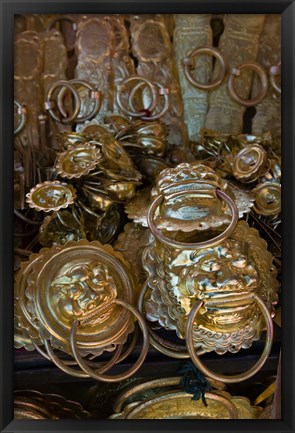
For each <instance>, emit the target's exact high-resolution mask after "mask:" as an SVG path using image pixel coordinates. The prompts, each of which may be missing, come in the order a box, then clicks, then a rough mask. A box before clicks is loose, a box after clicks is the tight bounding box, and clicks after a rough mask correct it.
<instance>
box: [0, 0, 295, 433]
mask: <svg viewBox="0 0 295 433" xmlns="http://www.w3.org/2000/svg"><path fill="white" fill-rule="evenodd" d="M0 5H1V9H0V20H1V38H0V43H1V81H0V83H1V92H0V95H1V110H0V113H1V119H0V133H1V144H0V163H1V170H0V176H1V183H0V191H1V192H0V197H1V207H0V230H1V231H0V263H1V265H0V266H1V267H0V277H1V285H0V309H1V310H0V311H1V313H0V326H1V327H0V359H1V370H0V387H1V394H0V430H1V432H3V433H11V432H37V431H38V432H39V431H40V432H53V431H59V432H72V433H73V432H80V431H81V432H86V431H89V432H90V431H93V432H94V431H99V432H105V431H106V432H127V431H142V432H146V431H153V432H154V433H156V432H160V431H161V432H163V431H167V432H168V431H174V430H179V431H200V432H202V431H207V432H212V433H213V432H227V431H235V432H240V433H246V432H247V433H248V432H253V433H254V432H268V433H272V432H282V433H283V432H284V433H287V432H293V431H295V427H294V426H295V423H294V412H295V411H294V409H293V407H294V389H295V381H294V366H295V357H294V348H295V333H294V327H295V326H294V325H295V324H294V317H295V315H294V314H293V310H294V308H295V303H294V290H295V287H294V244H295V238H294V225H293V221H294V218H295V214H294V195H295V191H294V179H295V177H294V176H293V170H295V161H294V146H295V136H294V121H295V116H294V101H295V93H294V81H295V69H294V62H295V56H294V45H295V4H294V0H247V1H244V0H243V1H236V0H227V1H222V0H204V1H201V0H200V1H197V0H185V1H175V0H160V1H157V0H148V1H147V0H134V1H132V0H129V1H124V0H122V1H118V0H117V1H113V2H110V1H109V0H93V1H90V0H88V1H85V2H79V1H76V0H62V1H50V2H49V1H47V2H44V1H43V2H42V1H40V0H31V1H13V0H12V1H9V0H0ZM81 12H82V13H85V14H86V13H87V14H91V13H255V14H259V13H263V14H264V13H276V14H281V16H282V83H283V86H282V208H283V220H282V247H283V253H282V296H281V298H282V299H281V301H282V311H283V314H282V330H283V337H282V419H281V420H216V421H210V420H208V421H207V420H194V421H189V420H165V421H161V420H155V421H154V420H145V421H125V420H87V421H82V420H77V421H74V420H73V421H72V420H56V421H55V420H52V421H51V420H50V421H47V420H44V421H43V420H42V421H31V420H25V421H21V420H13V366H14V358H13V145H12V143H13V24H14V23H13V19H14V14H32V13H36V14H38V13H43V14H44V13H60V14H64V13H67V14H68V13H81Z"/></svg>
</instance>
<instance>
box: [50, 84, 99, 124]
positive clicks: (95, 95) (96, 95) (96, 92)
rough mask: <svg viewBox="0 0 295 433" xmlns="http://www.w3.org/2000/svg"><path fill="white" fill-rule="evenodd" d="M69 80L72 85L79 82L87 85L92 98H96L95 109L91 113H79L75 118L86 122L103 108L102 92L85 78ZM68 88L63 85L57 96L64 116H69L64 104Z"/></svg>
mask: <svg viewBox="0 0 295 433" xmlns="http://www.w3.org/2000/svg"><path fill="white" fill-rule="evenodd" d="M68 82H69V83H70V84H72V85H75V84H78V85H81V86H84V87H86V88H87V89H88V90H89V91H90V99H92V100H94V106H93V109H92V110H91V111H90V113H89V114H86V115H85V116H79V115H78V116H77V118H76V119H75V122H77V123H82V122H85V121H86V120H89V119H92V118H93V117H95V116H96V115H97V114H98V113H99V111H100V109H101V105H102V93H101V92H100V91H99V90H95V88H94V87H93V86H92V85H91V84H90V83H87V81H84V80H78V79H73V80H69V81H68ZM66 90H67V88H66V87H62V88H61V89H60V91H59V93H58V96H57V106H58V108H59V111H60V112H61V114H62V115H63V116H64V117H66V116H67V114H66V111H65V109H64V106H63V97H64V94H65V92H66ZM78 95H79V93H78ZM79 98H80V96H79ZM80 101H81V99H80Z"/></svg>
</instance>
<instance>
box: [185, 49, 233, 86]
mask: <svg viewBox="0 0 295 433" xmlns="http://www.w3.org/2000/svg"><path fill="white" fill-rule="evenodd" d="M202 54H207V55H210V56H213V57H215V58H216V59H217V60H218V61H219V64H220V72H219V74H218V76H217V78H215V80H213V81H211V82H210V83H207V84H202V83H199V82H198V81H196V80H195V79H194V78H193V76H192V75H191V71H192V70H193V69H194V68H195V62H194V58H195V57H196V56H198V55H202ZM182 63H183V68H184V73H185V76H186V78H187V80H188V81H189V82H190V83H191V84H192V85H193V86H194V87H197V88H198V89H202V90H211V89H215V88H216V87H218V86H219V85H220V84H221V83H222V81H223V79H224V75H225V70H226V66H225V61H224V58H223V56H222V54H221V52H220V51H219V50H217V49H216V48H213V47H201V48H196V49H195V50H193V51H191V52H190V53H189V54H188V56H187V57H184V59H183V62H182Z"/></svg>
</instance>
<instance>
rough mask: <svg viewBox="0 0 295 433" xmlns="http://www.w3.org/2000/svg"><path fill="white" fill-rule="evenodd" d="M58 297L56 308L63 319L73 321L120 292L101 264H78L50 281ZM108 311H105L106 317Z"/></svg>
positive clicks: (86, 314)
mask: <svg viewBox="0 0 295 433" xmlns="http://www.w3.org/2000/svg"><path fill="white" fill-rule="evenodd" d="M51 290H52V293H53V294H54V295H55V296H56V297H57V298H58V300H57V311H58V314H59V315H60V316H61V318H63V319H66V320H73V319H77V318H80V317H83V318H85V317H87V316H89V315H90V314H91V312H92V311H93V310H95V309H96V308H97V307H103V306H105V305H106V304H108V303H109V302H111V301H112V299H114V298H115V297H116V294H117V291H116V287H115V285H114V281H113V279H112V277H111V276H110V275H109V272H108V269H107V267H106V266H104V265H101V264H99V263H95V262H92V263H89V264H77V265H74V266H72V267H70V268H69V269H68V270H67V272H66V273H65V274H64V275H59V276H57V278H56V279H55V280H54V281H53V282H52V284H51ZM107 317H109V314H106V315H105V314H104V315H103V318H104V319H106V318H107Z"/></svg>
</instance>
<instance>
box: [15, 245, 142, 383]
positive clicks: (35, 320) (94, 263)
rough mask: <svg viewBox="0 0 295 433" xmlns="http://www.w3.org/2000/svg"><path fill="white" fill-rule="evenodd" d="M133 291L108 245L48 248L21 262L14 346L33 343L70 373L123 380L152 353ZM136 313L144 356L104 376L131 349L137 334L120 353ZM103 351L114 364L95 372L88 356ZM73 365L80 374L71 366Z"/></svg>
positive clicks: (123, 264) (120, 260)
mask: <svg viewBox="0 0 295 433" xmlns="http://www.w3.org/2000/svg"><path fill="white" fill-rule="evenodd" d="M133 290H134V289H133V282H132V276H131V272H130V268H129V266H128V264H127V263H126V262H125V261H124V259H123V257H122V256H121V254H120V253H118V252H115V251H114V249H113V248H112V247H111V246H110V245H102V244H100V243H99V242H88V241H86V240H82V241H80V242H68V243H66V244H65V245H63V246H60V245H59V246H55V247H53V248H51V249H46V248H44V249H42V250H41V251H40V252H39V254H33V255H31V256H30V260H29V261H28V262H24V263H22V265H21V270H20V271H19V273H18V275H17V277H16V285H15V300H16V311H15V316H16V321H17V323H18V334H17V335H16V338H17V342H16V343H17V345H18V347H20V345H21V344H23V346H24V347H26V346H27V345H29V346H31V345H33V346H34V347H35V348H36V349H37V350H39V351H40V352H41V353H42V354H43V355H44V356H45V357H47V358H49V359H51V360H52V361H53V362H54V363H55V364H56V365H57V366H58V367H60V368H61V369H62V370H63V371H65V372H67V373H68V374H72V375H74V376H79V377H88V376H92V377H95V378H96V379H98V380H105V381H116V380H123V379H124V378H126V377H129V376H130V375H132V374H133V373H134V372H135V371H137V369H138V368H139V367H140V366H141V364H142V363H143V361H144V358H145V356H146V353H147V350H148V339H147V335H148V334H147V332H148V331H147V328H146V325H145V321H144V320H143V318H142V316H141V315H140V314H139V313H138V311H137V310H136V309H135V308H134V307H133V305H132V304H133V302H134V294H133ZM130 313H132V314H130ZM133 315H134V316H135V318H136V319H137V320H138V323H139V326H140V328H141V330H142V332H143V348H142V351H141V354H140V356H139V358H138V360H137V361H136V363H135V364H134V365H133V367H132V368H131V369H130V370H128V371H127V372H126V373H123V374H122V375H117V376H106V375H103V374H102V373H103V372H105V371H107V370H109V369H110V368H111V367H112V366H113V365H114V364H116V363H117V362H120V361H121V360H122V359H125V357H126V356H128V354H129V353H130V351H132V348H133V345H134V343H135V339H136V336H137V333H135V334H134V338H133V341H132V342H131V345H130V347H129V348H128V349H127V350H126V351H125V352H124V351H123V352H124V353H123V354H122V350H123V346H124V344H125V343H126V341H127V339H128V335H129V334H130V333H132V332H134V330H135V323H134V322H135V321H134V318H133ZM21 330H22V332H21ZM41 346H44V347H45V350H44V349H42V348H41ZM54 349H58V350H59V351H62V352H65V353H67V354H68V355H70V356H71V357H73V358H74V362H73V361H62V360H61V359H60V358H59V357H58V356H57V355H56V353H55V352H54ZM105 351H109V352H114V355H113V356H112V358H111V360H109V361H108V362H107V363H106V365H104V366H103V368H101V369H100V370H93V369H92V367H91V366H92V365H93V363H92V362H90V361H89V359H88V358H89V356H90V357H91V358H92V359H93V357H96V356H99V355H101V354H102V353H103V352H105ZM87 357H88V358H87ZM75 364H78V365H79V367H80V369H79V370H77V369H75V368H73V367H71V365H75Z"/></svg>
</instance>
